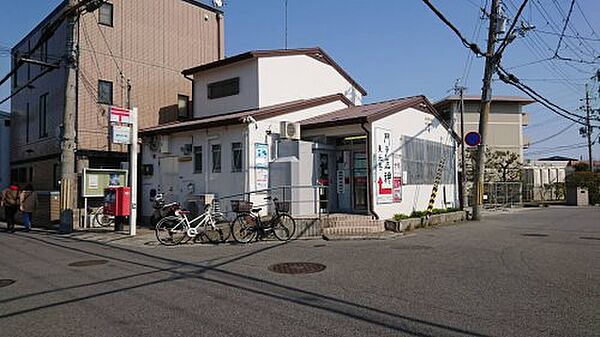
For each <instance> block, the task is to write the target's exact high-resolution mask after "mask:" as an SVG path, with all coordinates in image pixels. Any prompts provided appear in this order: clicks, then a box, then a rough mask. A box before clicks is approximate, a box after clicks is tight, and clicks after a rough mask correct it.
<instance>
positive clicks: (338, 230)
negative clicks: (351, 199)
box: [323, 225, 385, 236]
mask: <svg viewBox="0 0 600 337" xmlns="http://www.w3.org/2000/svg"><path fill="white" fill-rule="evenodd" d="M384 231H385V228H384V227H383V225H382V226H346V227H342V226H340V227H327V228H323V235H325V236H329V235H332V236H343V235H364V234H373V233H382V232H384Z"/></svg>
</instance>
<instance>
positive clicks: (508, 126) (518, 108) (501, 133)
mask: <svg viewBox="0 0 600 337" xmlns="http://www.w3.org/2000/svg"><path fill="white" fill-rule="evenodd" d="M534 102H535V101H533V100H531V99H529V98H524V97H518V96H494V97H493V98H492V106H491V112H490V119H489V123H488V134H487V135H486V144H487V145H488V146H489V148H490V149H492V150H498V151H511V152H515V153H517V154H518V155H519V156H520V158H521V159H522V160H523V149H525V148H527V146H528V144H529V140H528V139H527V138H526V137H525V135H524V134H523V127H525V126H527V124H528V123H529V115H528V114H527V113H526V112H525V111H524V110H523V108H524V107H525V106H527V105H529V104H531V103H534ZM464 104H465V110H464V125H465V130H464V131H465V134H466V133H468V132H470V131H478V130H479V108H480V105H481V96H464ZM434 106H435V108H436V109H437V110H438V111H439V112H440V113H442V115H443V116H444V119H445V120H446V121H449V122H450V121H454V130H455V131H456V133H458V134H460V125H461V115H460V96H449V97H446V98H443V99H441V100H440V101H439V102H437V103H435V104H434Z"/></svg>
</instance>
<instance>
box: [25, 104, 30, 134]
mask: <svg viewBox="0 0 600 337" xmlns="http://www.w3.org/2000/svg"><path fill="white" fill-rule="evenodd" d="M29 120H30V118H29V103H27V107H26V110H25V142H26V143H29Z"/></svg>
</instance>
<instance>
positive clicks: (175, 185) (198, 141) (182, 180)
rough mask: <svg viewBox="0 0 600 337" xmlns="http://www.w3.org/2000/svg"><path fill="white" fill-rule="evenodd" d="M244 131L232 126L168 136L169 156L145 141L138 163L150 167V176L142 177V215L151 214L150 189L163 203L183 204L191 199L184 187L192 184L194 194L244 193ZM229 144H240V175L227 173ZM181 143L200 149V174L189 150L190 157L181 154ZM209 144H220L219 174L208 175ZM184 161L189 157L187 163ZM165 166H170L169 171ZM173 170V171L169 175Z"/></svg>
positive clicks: (220, 194) (245, 151) (210, 160)
mask: <svg viewBox="0 0 600 337" xmlns="http://www.w3.org/2000/svg"><path fill="white" fill-rule="evenodd" d="M246 130H247V127H246V126H245V125H235V126H229V127H222V128H212V129H207V130H197V131H189V132H181V133H176V134H174V135H171V136H170V148H171V153H169V154H163V153H160V151H158V152H155V151H152V150H151V149H150V147H149V146H148V144H147V143H148V141H146V142H145V144H144V149H143V154H142V162H143V164H152V165H154V174H153V175H152V176H144V177H143V178H142V179H143V180H142V185H143V193H142V200H141V202H142V203H143V205H144V207H143V215H144V216H149V215H151V214H152V207H151V204H150V202H149V193H150V190H151V189H160V190H161V191H162V192H163V193H164V194H165V198H166V200H168V201H179V202H181V203H182V204H183V205H185V202H186V201H187V200H188V199H190V198H191V197H192V195H191V194H190V193H189V192H188V184H190V183H192V184H193V185H194V190H195V192H194V194H204V193H215V194H217V196H225V195H230V194H236V193H243V192H244V191H245V189H244V186H245V184H246V180H245V176H246V172H247V161H248V160H247V153H248V152H247V148H246V146H245V144H246V142H247V141H246V138H245V136H246ZM233 142H241V143H242V146H243V148H244V157H243V158H244V159H243V166H242V168H243V170H242V172H232V171H231V160H232V159H231V158H232V154H231V143H233ZM185 144H192V147H194V146H202V154H203V163H202V166H203V167H202V173H195V172H194V161H193V155H194V153H193V148H192V153H191V154H190V155H187V156H186V155H184V154H183V153H182V151H181V148H182V147H183V146H184V145H185ZM213 144H221V172H220V173H213V172H212V155H211V146H212V145H213ZM188 158H191V160H189V159H188ZM182 160H183V161H182ZM159 162H160V164H159ZM169 165H173V166H174V167H172V168H171V169H169ZM173 170H174V171H175V172H170V171H173Z"/></svg>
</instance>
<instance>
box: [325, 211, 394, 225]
mask: <svg viewBox="0 0 600 337" xmlns="http://www.w3.org/2000/svg"><path fill="white" fill-rule="evenodd" d="M384 223H385V222H384V221H383V220H375V219H373V218H372V217H371V216H368V215H360V214H332V215H329V216H328V217H326V218H325V219H324V221H323V228H337V227H378V228H379V227H381V228H383V227H384Z"/></svg>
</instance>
